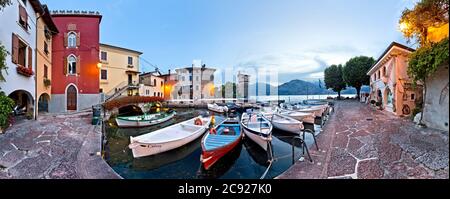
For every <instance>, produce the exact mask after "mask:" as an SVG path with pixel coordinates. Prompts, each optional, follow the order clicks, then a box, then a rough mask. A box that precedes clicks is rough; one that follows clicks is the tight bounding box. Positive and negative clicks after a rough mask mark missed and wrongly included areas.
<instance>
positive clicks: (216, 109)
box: [208, 103, 228, 113]
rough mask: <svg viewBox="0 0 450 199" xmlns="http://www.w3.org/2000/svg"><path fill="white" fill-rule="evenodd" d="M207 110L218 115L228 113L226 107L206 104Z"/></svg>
mask: <svg viewBox="0 0 450 199" xmlns="http://www.w3.org/2000/svg"><path fill="white" fill-rule="evenodd" d="M208 109H209V110H211V111H214V112H218V113H225V112H228V107H227V106H219V105H217V104H216V103H214V104H208Z"/></svg>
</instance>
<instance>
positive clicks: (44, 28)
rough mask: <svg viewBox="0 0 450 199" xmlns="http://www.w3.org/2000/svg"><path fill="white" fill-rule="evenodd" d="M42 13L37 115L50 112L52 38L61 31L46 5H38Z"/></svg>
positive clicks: (40, 21) (39, 23)
mask: <svg viewBox="0 0 450 199" xmlns="http://www.w3.org/2000/svg"><path fill="white" fill-rule="evenodd" d="M37 7H39V8H42V12H40V13H39V15H38V17H37V20H36V21H37V23H36V24H37V25H36V26H37V46H36V97H37V99H38V107H37V109H36V115H37V116H38V115H39V113H40V112H48V110H49V109H48V107H49V102H50V99H51V94H52V92H51V89H52V81H51V80H52V66H53V64H52V37H53V35H56V34H57V33H58V32H59V31H58V29H57V27H56V25H55V23H54V22H53V19H52V17H51V15H50V11H49V9H48V7H47V6H46V5H37Z"/></svg>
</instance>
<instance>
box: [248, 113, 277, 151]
mask: <svg viewBox="0 0 450 199" xmlns="http://www.w3.org/2000/svg"><path fill="white" fill-rule="evenodd" d="M241 126H242V129H243V131H244V134H245V135H246V136H247V137H248V138H250V139H251V140H253V141H254V142H255V143H256V144H258V145H259V146H261V148H263V149H264V150H265V151H267V147H268V142H271V141H272V128H273V127H272V124H271V123H270V121H269V120H267V118H265V117H263V116H262V114H257V113H255V114H252V113H250V114H248V113H244V114H242V116H241Z"/></svg>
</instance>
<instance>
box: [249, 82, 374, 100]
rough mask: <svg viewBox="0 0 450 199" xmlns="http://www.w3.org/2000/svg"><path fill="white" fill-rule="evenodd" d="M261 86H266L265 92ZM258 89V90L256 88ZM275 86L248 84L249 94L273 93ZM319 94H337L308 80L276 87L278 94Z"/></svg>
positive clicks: (348, 92)
mask: <svg viewBox="0 0 450 199" xmlns="http://www.w3.org/2000/svg"><path fill="white" fill-rule="evenodd" d="M263 88H266V90H265V92H264V90H263ZM256 89H258V90H256ZM276 89H277V87H275V86H272V85H270V84H266V83H258V84H251V85H249V94H250V96H255V95H256V92H258V93H259V95H260V96H261V95H275V93H273V92H272V93H271V92H270V91H275V90H276ZM367 90H370V88H369V87H368V86H363V87H362V88H361V91H367ZM321 94H337V93H336V92H333V91H328V90H327V89H326V88H325V85H323V82H322V87H320V86H319V82H314V83H312V82H308V81H303V80H292V81H290V82H287V83H284V84H282V85H280V86H279V87H278V95H321ZM341 94H342V95H351V94H356V89H355V88H353V87H348V88H347V89H345V90H343V91H341Z"/></svg>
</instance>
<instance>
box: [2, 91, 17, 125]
mask: <svg viewBox="0 0 450 199" xmlns="http://www.w3.org/2000/svg"><path fill="white" fill-rule="evenodd" d="M13 107H14V101H13V100H12V99H11V98H9V97H8V96H6V95H5V94H4V93H3V92H0V127H1V128H6V127H8V125H9V122H8V119H9V117H10V115H11V113H12V111H13Z"/></svg>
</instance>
